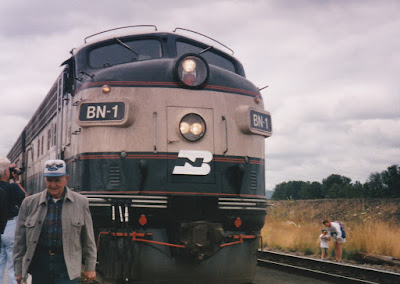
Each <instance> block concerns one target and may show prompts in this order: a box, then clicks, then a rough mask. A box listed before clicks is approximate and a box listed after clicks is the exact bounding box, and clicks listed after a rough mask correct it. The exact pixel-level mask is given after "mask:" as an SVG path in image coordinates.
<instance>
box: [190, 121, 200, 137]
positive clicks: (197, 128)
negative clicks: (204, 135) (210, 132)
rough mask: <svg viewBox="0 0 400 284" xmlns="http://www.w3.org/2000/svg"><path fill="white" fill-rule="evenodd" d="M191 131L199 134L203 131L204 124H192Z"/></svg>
mask: <svg viewBox="0 0 400 284" xmlns="http://www.w3.org/2000/svg"><path fill="white" fill-rule="evenodd" d="M190 132H191V133H192V134H193V135H199V134H200V133H201V132H203V126H202V125H201V124H200V123H197V122H195V123H193V124H192V125H191V126H190Z"/></svg>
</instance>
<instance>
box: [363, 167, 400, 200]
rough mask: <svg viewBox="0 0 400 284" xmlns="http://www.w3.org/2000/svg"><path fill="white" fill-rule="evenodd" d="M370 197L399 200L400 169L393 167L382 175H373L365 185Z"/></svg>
mask: <svg viewBox="0 0 400 284" xmlns="http://www.w3.org/2000/svg"><path fill="white" fill-rule="evenodd" d="M365 187H366V189H367V192H368V195H369V197H372V198H378V197H380V198H399V197H400V167H399V166H397V165H392V166H390V167H388V168H387V170H386V171H383V172H381V173H372V174H371V175H370V176H369V178H368V180H367V182H366V183H365Z"/></svg>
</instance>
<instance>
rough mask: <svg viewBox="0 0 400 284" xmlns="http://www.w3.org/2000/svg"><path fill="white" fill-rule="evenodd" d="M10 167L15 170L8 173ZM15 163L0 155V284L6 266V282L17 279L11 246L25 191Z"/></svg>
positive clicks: (11, 283)
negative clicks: (1, 195)
mask: <svg viewBox="0 0 400 284" xmlns="http://www.w3.org/2000/svg"><path fill="white" fill-rule="evenodd" d="M10 167H12V168H14V169H15V170H17V171H15V170H14V171H13V172H12V173H10ZM15 167H16V165H11V162H10V160H9V159H7V158H4V157H0V188H1V189H3V191H5V192H6V196H7V200H6V202H7V204H6V206H5V207H3V208H2V210H5V212H6V226H5V228H4V232H3V233H2V235H1V250H0V251H1V252H0V284H2V283H3V278H4V274H5V270H6V266H7V274H8V283H9V284H16V283H17V281H16V279H15V276H14V265H13V258H12V257H13V247H14V235H15V226H16V223H17V215H18V210H19V207H20V205H21V203H22V200H24V198H25V196H27V195H28V194H27V193H26V191H25V189H24V188H23V187H22V185H21V183H20V182H19V175H18V174H17V172H18V171H19V169H17V168H15ZM11 175H12V178H13V179H14V183H9V180H10V177H11Z"/></svg>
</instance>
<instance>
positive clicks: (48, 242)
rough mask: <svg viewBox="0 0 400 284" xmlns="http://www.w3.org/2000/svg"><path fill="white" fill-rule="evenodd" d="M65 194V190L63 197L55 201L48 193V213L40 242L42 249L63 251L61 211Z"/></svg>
mask: <svg viewBox="0 0 400 284" xmlns="http://www.w3.org/2000/svg"><path fill="white" fill-rule="evenodd" d="M64 196H65V190H64V194H63V196H62V197H61V199H60V200H58V201H57V202H54V200H53V198H52V197H51V196H50V194H47V215H46V219H45V220H44V222H43V227H42V232H41V233H40V237H39V243H38V246H39V247H40V248H41V249H46V250H48V249H49V250H52V251H57V252H62V250H63V243H62V224H61V212H62V207H63V202H64Z"/></svg>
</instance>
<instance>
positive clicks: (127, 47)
mask: <svg viewBox="0 0 400 284" xmlns="http://www.w3.org/2000/svg"><path fill="white" fill-rule="evenodd" d="M114 39H115V40H116V41H117V42H118V43H119V44H121V45H122V46H123V47H125V48H126V49H129V50H130V51H132V52H133V53H134V54H135V55H136V57H139V53H137V52H136V51H134V50H133V49H132V48H131V47H130V46H129V45H127V44H126V43H124V42H123V41H122V40H120V39H119V38H116V37H115V38H114ZM134 59H135V60H136V58H134Z"/></svg>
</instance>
